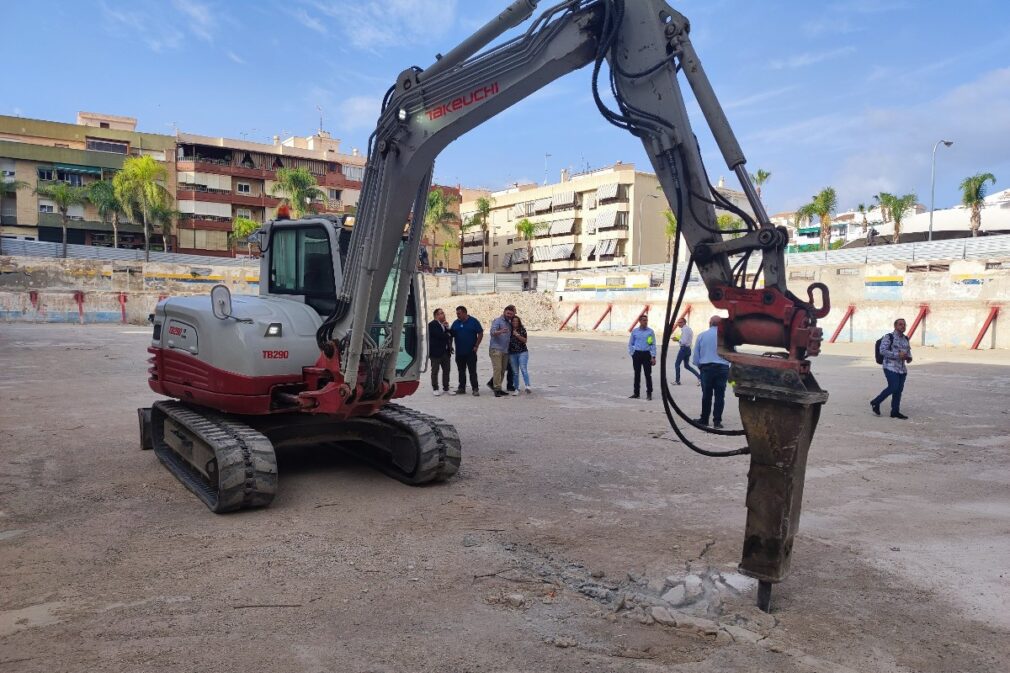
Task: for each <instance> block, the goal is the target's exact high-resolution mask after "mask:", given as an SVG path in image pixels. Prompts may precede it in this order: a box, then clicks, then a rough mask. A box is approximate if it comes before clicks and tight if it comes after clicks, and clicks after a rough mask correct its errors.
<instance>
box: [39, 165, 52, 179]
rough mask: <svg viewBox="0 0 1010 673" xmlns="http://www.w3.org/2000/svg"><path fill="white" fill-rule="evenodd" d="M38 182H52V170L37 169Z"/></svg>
mask: <svg viewBox="0 0 1010 673" xmlns="http://www.w3.org/2000/svg"><path fill="white" fill-rule="evenodd" d="M39 180H40V181H46V182H52V180H53V169H51V168H40V169H39Z"/></svg>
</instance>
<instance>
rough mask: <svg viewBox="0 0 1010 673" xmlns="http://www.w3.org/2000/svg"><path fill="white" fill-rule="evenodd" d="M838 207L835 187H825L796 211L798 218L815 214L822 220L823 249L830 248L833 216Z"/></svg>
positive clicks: (811, 216)
mask: <svg viewBox="0 0 1010 673" xmlns="http://www.w3.org/2000/svg"><path fill="white" fill-rule="evenodd" d="M837 208H838V195H837V194H836V193H835V190H834V188H832V187H825V188H824V189H822V190H821V191H820V192H818V193H817V195H816V196H814V197H813V200H811V202H810V203H808V204H807V205H805V206H803V207H802V208H800V209H799V210H798V211H796V219H797V221H799V219H800V218H801V217H808V218H810V219H813V218H814V217H815V216H816V217H817V218H818V219H819V220H820V222H821V250H828V249H829V247H830V246H831V216H832V215H834V213H835V210H837Z"/></svg>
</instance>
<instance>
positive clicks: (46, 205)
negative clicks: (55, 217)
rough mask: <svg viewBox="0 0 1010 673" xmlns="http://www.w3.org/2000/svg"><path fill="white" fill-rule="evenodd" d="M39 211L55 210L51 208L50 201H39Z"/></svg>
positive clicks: (52, 211)
mask: <svg viewBox="0 0 1010 673" xmlns="http://www.w3.org/2000/svg"><path fill="white" fill-rule="evenodd" d="M39 212H40V213H54V212H56V211H55V210H54V209H53V206H52V204H51V203H40V204H39Z"/></svg>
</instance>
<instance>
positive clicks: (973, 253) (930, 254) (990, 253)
mask: <svg viewBox="0 0 1010 673" xmlns="http://www.w3.org/2000/svg"><path fill="white" fill-rule="evenodd" d="M1008 258H1010V235H1003V236H980V237H978V238H956V239H952V240H946V241H927V242H923V243H899V244H898V245H874V246H870V247H865V248H848V249H845V250H828V251H827V252H800V253H796V254H793V255H787V256H786V262H787V263H789V264H793V265H796V266H820V265H829V264H830V265H839V264H873V263H876V262H947V261H953V260H959V259H1008Z"/></svg>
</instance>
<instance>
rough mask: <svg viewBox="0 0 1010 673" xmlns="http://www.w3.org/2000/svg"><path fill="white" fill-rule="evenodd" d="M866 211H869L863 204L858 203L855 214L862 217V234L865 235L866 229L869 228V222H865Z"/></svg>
mask: <svg viewBox="0 0 1010 673" xmlns="http://www.w3.org/2000/svg"><path fill="white" fill-rule="evenodd" d="M868 211H869V208H867V207H866V204H865V203H860V204H859V205H858V206H856V212H858V213H859V214H860V215H862V216H863V233H864V234H865V233H866V229H867V227H868V226H869V222H867V221H866V213H867V212H868Z"/></svg>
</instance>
